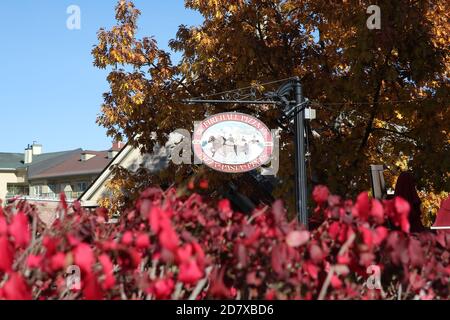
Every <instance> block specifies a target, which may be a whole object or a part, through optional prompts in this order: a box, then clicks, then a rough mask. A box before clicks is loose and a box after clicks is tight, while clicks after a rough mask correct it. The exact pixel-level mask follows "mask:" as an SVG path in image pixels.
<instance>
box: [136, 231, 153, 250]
mask: <svg viewBox="0 0 450 320" xmlns="http://www.w3.org/2000/svg"><path fill="white" fill-rule="evenodd" d="M136 247H137V248H139V249H148V248H149V247H150V238H149V237H148V235H147V234H146V233H140V234H139V235H138V236H137V238H136Z"/></svg>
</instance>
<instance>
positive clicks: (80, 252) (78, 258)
mask: <svg viewBox="0 0 450 320" xmlns="http://www.w3.org/2000/svg"><path fill="white" fill-rule="evenodd" d="M74 259H75V264H76V265H77V266H79V267H80V269H81V270H83V271H84V272H86V273H87V274H90V273H92V265H93V264H94V262H95V258H94V252H93V251H92V248H91V247H90V246H89V245H88V244H86V243H80V244H79V245H78V246H77V247H76V248H75V249H74Z"/></svg>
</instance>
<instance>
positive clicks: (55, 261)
mask: <svg viewBox="0 0 450 320" xmlns="http://www.w3.org/2000/svg"><path fill="white" fill-rule="evenodd" d="M65 265H66V255H65V254H64V253H62V252H58V253H57V254H55V255H54V256H53V257H52V258H51V260H50V269H52V271H58V270H61V269H63V268H64V267H65Z"/></svg>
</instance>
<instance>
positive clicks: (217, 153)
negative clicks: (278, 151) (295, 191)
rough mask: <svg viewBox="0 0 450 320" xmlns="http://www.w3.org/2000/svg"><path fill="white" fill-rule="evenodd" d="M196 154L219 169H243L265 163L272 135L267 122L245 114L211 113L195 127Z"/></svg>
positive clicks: (271, 148) (233, 170)
mask: <svg viewBox="0 0 450 320" xmlns="http://www.w3.org/2000/svg"><path fill="white" fill-rule="evenodd" d="M192 144H193V146H194V153H195V155H196V156H197V157H198V158H199V159H200V160H201V161H203V163H205V164H206V165H207V166H208V167H210V168H212V169H214V170H217V171H222V172H230V173H233V172H234V173H238V172H246V171H250V170H253V169H255V168H258V167H260V166H261V165H263V164H265V163H267V162H268V161H269V160H270V158H271V156H272V152H273V137H272V133H271V132H270V130H269V129H268V128H267V126H266V125H265V124H264V123H263V122H261V121H260V120H258V119H257V118H255V117H252V116H250V115H248V114H244V113H237V112H227V113H219V114H216V115H213V116H211V117H209V118H207V119H205V120H204V121H202V122H201V123H200V124H199V125H197V126H196V128H195V131H194V139H193V141H192Z"/></svg>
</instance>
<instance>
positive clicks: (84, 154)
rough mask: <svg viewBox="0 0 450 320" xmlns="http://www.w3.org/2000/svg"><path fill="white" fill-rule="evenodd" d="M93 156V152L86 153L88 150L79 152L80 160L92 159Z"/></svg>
mask: <svg viewBox="0 0 450 320" xmlns="http://www.w3.org/2000/svg"><path fill="white" fill-rule="evenodd" d="M94 157H95V154H92V153H88V152H83V153H82V154H81V161H88V160H89V159H92V158H94Z"/></svg>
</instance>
